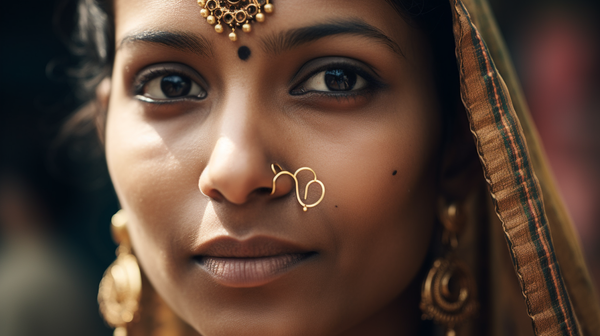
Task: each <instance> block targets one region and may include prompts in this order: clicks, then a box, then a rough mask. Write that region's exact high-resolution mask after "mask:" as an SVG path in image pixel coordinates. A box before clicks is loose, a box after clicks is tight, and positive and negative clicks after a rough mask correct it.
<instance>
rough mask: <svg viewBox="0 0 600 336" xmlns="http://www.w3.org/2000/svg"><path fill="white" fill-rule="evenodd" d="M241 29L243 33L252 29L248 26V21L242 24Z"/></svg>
mask: <svg viewBox="0 0 600 336" xmlns="http://www.w3.org/2000/svg"><path fill="white" fill-rule="evenodd" d="M242 30H243V31H244V33H249V32H251V31H252V26H250V24H249V23H246V24H244V25H243V26H242Z"/></svg>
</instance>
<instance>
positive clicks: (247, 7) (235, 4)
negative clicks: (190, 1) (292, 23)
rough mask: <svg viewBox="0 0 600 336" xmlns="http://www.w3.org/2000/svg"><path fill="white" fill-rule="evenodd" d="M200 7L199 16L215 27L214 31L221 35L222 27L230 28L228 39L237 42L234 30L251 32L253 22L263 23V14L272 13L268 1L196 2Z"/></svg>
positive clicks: (203, 0)
mask: <svg viewBox="0 0 600 336" xmlns="http://www.w3.org/2000/svg"><path fill="white" fill-rule="evenodd" d="M198 5H199V6H200V7H202V9H201V10H200V15H202V17H204V18H206V22H208V23H209V24H210V25H214V26H215V31H216V32H217V33H219V34H221V33H223V31H224V29H223V25H227V26H229V28H231V33H230V34H229V39H230V40H231V41H233V42H235V41H237V35H236V33H235V29H236V28H240V27H241V28H242V30H243V31H244V33H249V32H251V31H252V26H251V25H250V23H251V22H253V21H258V22H264V21H265V14H264V13H263V10H264V12H265V13H268V14H271V13H273V10H274V8H273V4H271V3H270V2H269V0H198Z"/></svg>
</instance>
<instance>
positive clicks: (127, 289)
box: [98, 210, 142, 336]
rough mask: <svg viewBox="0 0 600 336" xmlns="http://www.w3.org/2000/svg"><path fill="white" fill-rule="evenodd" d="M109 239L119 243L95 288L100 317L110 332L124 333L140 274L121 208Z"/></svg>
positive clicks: (135, 307)
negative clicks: (109, 327)
mask: <svg viewBox="0 0 600 336" xmlns="http://www.w3.org/2000/svg"><path fill="white" fill-rule="evenodd" d="M111 231H112V235H113V239H114V241H115V242H116V243H118V244H119V247H118V248H117V260H115V261H114V262H113V263H112V264H111V265H110V266H109V267H108V269H107V270H106V272H105V273H104V276H103V277H102V281H101V282H100V288H99V290H98V303H99V304H100V312H101V313H102V316H103V317H104V320H105V321H106V322H107V323H108V325H110V326H111V327H113V328H115V331H114V336H126V335H127V324H128V323H130V322H132V321H134V320H135V319H136V318H137V312H138V308H139V302H140V296H141V292H142V276H141V273H140V268H139V266H138V263H137V259H136V258H135V256H134V255H133V254H132V253H131V243H130V240H129V234H128V233H127V218H126V214H125V212H124V211H123V210H119V212H117V213H116V214H115V215H114V216H113V217H112V225H111Z"/></svg>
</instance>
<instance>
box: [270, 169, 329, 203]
mask: <svg viewBox="0 0 600 336" xmlns="http://www.w3.org/2000/svg"><path fill="white" fill-rule="evenodd" d="M277 169H279V172H278V171H277ZM271 170H272V171H273V174H275V177H274V178H273V189H272V190H271V195H273V194H274V193H275V188H276V187H277V179H278V178H279V177H280V176H283V175H288V176H291V177H292V178H293V179H294V182H295V183H296V199H298V203H300V205H301V206H302V210H304V211H308V208H314V207H316V206H317V205H319V203H321V201H322V200H323V198H324V197H325V185H324V184H323V182H321V181H319V180H318V179H317V173H315V171H314V170H312V169H310V168H308V167H302V168H300V169H298V170H296V172H295V173H293V174H292V173H290V172H289V171H287V170H283V168H281V166H280V165H278V164H277V163H274V164H272V165H271ZM305 170H306V171H310V172H311V173H313V179H312V180H310V181H309V182H308V183H307V184H306V187H305V188H304V200H305V201H306V198H307V197H308V187H310V185H311V184H313V183H317V184H319V185H320V186H321V197H320V198H319V200H318V201H316V202H315V203H312V204H306V203H304V202H303V201H302V199H301V198H300V190H299V189H298V173H300V172H301V171H305Z"/></svg>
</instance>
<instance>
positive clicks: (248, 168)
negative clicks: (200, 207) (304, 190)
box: [198, 106, 292, 205]
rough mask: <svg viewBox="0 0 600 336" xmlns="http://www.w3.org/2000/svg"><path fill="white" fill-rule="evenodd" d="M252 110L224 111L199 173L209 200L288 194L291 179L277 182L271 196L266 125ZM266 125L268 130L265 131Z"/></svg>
mask: <svg viewBox="0 0 600 336" xmlns="http://www.w3.org/2000/svg"><path fill="white" fill-rule="evenodd" d="M251 111H252V109H248V108H246V109H241V108H240V106H237V108H233V109H230V110H229V111H225V113H223V115H222V118H221V122H220V124H219V132H220V134H219V137H218V140H217V141H216V143H215V145H214V147H213V150H212V152H211V156H210V159H209V161H208V163H207V165H206V167H205V168H204V170H203V171H202V173H201V175H200V179H199V182H198V187H199V189H200V191H201V192H202V193H203V194H204V195H206V196H208V197H210V198H211V199H214V200H217V201H222V200H226V201H228V202H230V203H232V204H236V205H242V204H245V203H247V202H249V201H250V200H251V199H254V198H257V197H263V198H269V199H272V198H277V197H280V196H283V195H285V194H288V193H289V192H290V191H291V189H292V184H291V182H289V181H287V182H283V181H282V182H283V183H280V182H279V181H278V182H277V188H276V193H275V194H273V195H271V190H272V187H273V178H274V174H273V172H272V171H271V168H270V166H271V162H269V157H270V155H269V152H270V150H271V146H270V144H269V143H268V139H265V138H268V135H265V136H261V134H263V135H264V133H265V132H262V133H261V129H262V130H263V131H267V132H266V133H269V132H268V127H269V126H265V123H264V121H263V122H261V120H260V117H259V116H258V115H252V112H251ZM265 127H267V130H265Z"/></svg>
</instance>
